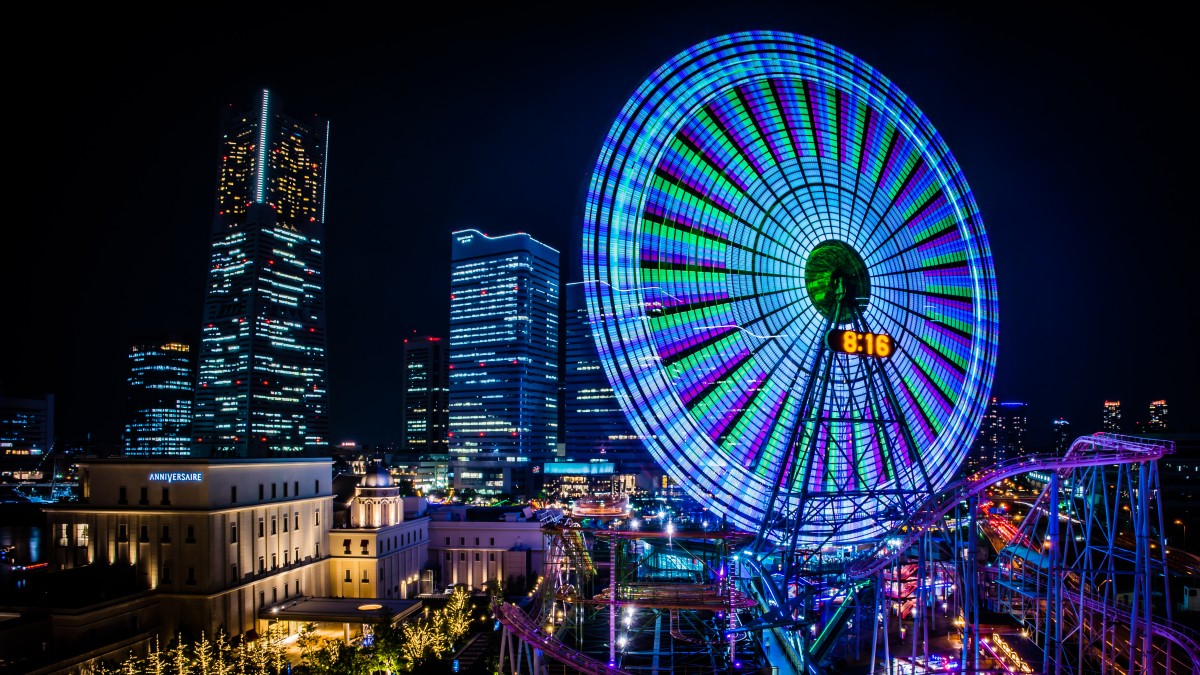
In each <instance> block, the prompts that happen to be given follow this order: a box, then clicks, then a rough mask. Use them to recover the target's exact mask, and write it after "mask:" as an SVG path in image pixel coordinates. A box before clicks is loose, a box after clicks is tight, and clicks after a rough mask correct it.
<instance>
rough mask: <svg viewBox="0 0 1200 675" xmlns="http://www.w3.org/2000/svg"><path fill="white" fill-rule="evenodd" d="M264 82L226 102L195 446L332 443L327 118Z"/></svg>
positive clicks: (241, 453) (214, 451)
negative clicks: (294, 104) (280, 99)
mask: <svg viewBox="0 0 1200 675" xmlns="http://www.w3.org/2000/svg"><path fill="white" fill-rule="evenodd" d="M278 107H279V106H278V105H277V102H276V101H274V100H273V98H272V97H271V94H270V92H268V91H263V92H262V96H261V99H260V101H259V102H258V104H257V106H256V107H255V108H254V109H252V110H248V111H239V110H235V109H233V108H232V107H231V108H229V109H227V110H226V111H225V116H224V126H223V136H222V139H221V155H220V169H219V173H218V178H217V199H216V215H215V217H214V221H213V238H212V259H211V265H210V268H209V274H208V290H207V295H206V298H205V304H204V323H203V326H202V330H201V342H200V357H199V375H198V378H197V380H198V381H197V387H196V406H195V418H194V423H193V427H194V429H193V439H194V443H193V446H192V447H193V454H195V455H198V456H210V457H295V456H305V455H312V456H319V455H328V454H329V439H328V434H329V415H328V392H327V388H326V354H325V290H324V285H325V282H324V268H325V266H324V246H325V178H326V174H325V168H326V167H325V157H326V152H327V150H328V138H329V125H328V124H327V123H326V122H324V121H321V120H319V119H316V118H313V119H310V120H308V121H299V120H296V119H293V118H290V117H287V116H286V115H283V114H282V113H281V112H279V110H278Z"/></svg>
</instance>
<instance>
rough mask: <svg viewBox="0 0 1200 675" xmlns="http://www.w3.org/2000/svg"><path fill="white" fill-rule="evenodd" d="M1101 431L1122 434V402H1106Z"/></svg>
mask: <svg viewBox="0 0 1200 675" xmlns="http://www.w3.org/2000/svg"><path fill="white" fill-rule="evenodd" d="M1100 430H1101V431H1108V432H1111V433H1114V434H1119V433H1121V430H1122V424H1121V402H1120V401H1105V402H1104V416H1103V417H1102V418H1101V421H1100Z"/></svg>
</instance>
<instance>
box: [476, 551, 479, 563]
mask: <svg viewBox="0 0 1200 675" xmlns="http://www.w3.org/2000/svg"><path fill="white" fill-rule="evenodd" d="M475 562H479V551H476V552H475Z"/></svg>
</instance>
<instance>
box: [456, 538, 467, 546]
mask: <svg viewBox="0 0 1200 675" xmlns="http://www.w3.org/2000/svg"><path fill="white" fill-rule="evenodd" d="M458 545H459V546H466V545H467V538H466V537H459V538H458Z"/></svg>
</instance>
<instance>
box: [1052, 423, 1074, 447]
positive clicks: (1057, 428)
mask: <svg viewBox="0 0 1200 675" xmlns="http://www.w3.org/2000/svg"><path fill="white" fill-rule="evenodd" d="M1053 425H1054V451H1055V452H1057V453H1058V454H1060V455H1063V454H1066V452H1067V450H1069V449H1070V448H1071V443H1074V442H1075V439H1074V438H1073V437H1072V436H1071V423H1070V422H1068V421H1067V420H1065V419H1063V418H1061V417H1060V418H1058V419H1056V420H1054V422H1053Z"/></svg>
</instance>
